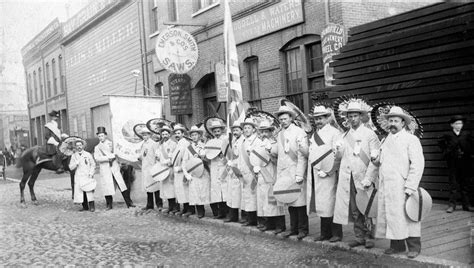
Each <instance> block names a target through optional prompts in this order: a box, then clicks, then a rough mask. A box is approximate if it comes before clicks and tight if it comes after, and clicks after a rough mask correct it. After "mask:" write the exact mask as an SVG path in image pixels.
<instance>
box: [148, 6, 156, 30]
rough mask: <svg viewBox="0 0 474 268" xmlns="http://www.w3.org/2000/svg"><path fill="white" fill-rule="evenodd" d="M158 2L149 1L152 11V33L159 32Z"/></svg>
mask: <svg viewBox="0 0 474 268" xmlns="http://www.w3.org/2000/svg"><path fill="white" fill-rule="evenodd" d="M157 1H158V0H153V1H148V3H149V5H150V6H149V10H150V31H151V33H154V32H156V31H158V3H157Z"/></svg>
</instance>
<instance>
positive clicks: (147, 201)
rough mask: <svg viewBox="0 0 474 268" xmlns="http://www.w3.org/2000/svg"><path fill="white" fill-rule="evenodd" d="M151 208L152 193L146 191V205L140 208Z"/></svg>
mask: <svg viewBox="0 0 474 268" xmlns="http://www.w3.org/2000/svg"><path fill="white" fill-rule="evenodd" d="M153 208H154V205H153V193H146V207H144V208H142V210H148V209H153Z"/></svg>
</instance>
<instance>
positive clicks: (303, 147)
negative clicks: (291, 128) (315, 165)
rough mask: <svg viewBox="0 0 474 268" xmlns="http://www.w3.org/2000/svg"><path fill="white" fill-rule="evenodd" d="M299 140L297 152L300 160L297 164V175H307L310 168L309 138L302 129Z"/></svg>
mask: <svg viewBox="0 0 474 268" xmlns="http://www.w3.org/2000/svg"><path fill="white" fill-rule="evenodd" d="M296 139H297V142H298V151H297V153H296V155H297V157H298V162H297V164H296V176H297V177H302V178H304V177H305V174H306V171H307V170H306V169H307V168H308V157H307V155H308V151H309V150H308V139H307V138H306V133H304V131H303V130H302V132H301V133H299V134H298V136H297V138H296Z"/></svg>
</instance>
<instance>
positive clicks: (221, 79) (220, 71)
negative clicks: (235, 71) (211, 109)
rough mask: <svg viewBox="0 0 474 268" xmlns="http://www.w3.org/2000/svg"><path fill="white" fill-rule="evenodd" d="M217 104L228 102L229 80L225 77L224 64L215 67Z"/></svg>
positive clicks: (217, 64)
mask: <svg viewBox="0 0 474 268" xmlns="http://www.w3.org/2000/svg"><path fill="white" fill-rule="evenodd" d="M214 75H215V78H216V92H217V102H227V79H226V77H225V66H224V62H223V61H221V62H218V63H216V65H215V72H214Z"/></svg>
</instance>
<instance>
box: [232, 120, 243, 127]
mask: <svg viewBox="0 0 474 268" xmlns="http://www.w3.org/2000/svg"><path fill="white" fill-rule="evenodd" d="M236 127H238V128H240V129H242V126H241V124H240V123H239V122H238V121H235V122H234V124H232V126H231V127H230V129H234V128H236Z"/></svg>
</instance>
